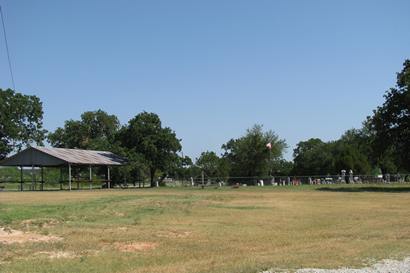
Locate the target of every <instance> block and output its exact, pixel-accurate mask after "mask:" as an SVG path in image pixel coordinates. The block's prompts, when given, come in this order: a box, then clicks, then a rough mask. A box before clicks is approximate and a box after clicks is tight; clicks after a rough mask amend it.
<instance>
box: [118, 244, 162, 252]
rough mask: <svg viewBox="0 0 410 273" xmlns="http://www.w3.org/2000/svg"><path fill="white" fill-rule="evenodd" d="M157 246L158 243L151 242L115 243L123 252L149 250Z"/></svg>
mask: <svg viewBox="0 0 410 273" xmlns="http://www.w3.org/2000/svg"><path fill="white" fill-rule="evenodd" d="M157 246H158V244H157V243H151V242H133V243H115V248H116V249H118V250H119V251H123V252H136V251H147V250H151V249H155V248H156V247H157Z"/></svg>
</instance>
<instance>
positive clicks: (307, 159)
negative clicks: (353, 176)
mask: <svg viewBox="0 0 410 273" xmlns="http://www.w3.org/2000/svg"><path fill="white" fill-rule="evenodd" d="M293 157H294V160H293V162H294V170H293V172H294V173H295V174H297V175H317V174H328V173H331V172H332V171H333V166H332V165H333V161H332V154H331V151H330V146H329V145H328V144H327V143H325V142H323V141H322V140H320V139H319V138H311V139H309V140H307V141H301V142H299V143H298V144H297V145H296V148H295V150H294V151H293Z"/></svg>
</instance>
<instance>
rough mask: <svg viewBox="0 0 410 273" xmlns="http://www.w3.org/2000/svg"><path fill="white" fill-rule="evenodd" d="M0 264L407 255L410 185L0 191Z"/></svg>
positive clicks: (193, 267)
mask: <svg viewBox="0 0 410 273" xmlns="http://www.w3.org/2000/svg"><path fill="white" fill-rule="evenodd" d="M0 227H1V229H0V272H98V273H104V272H127V273H128V272H255V273H256V272H260V271H263V270H266V269H269V268H278V269H286V270H291V271H292V270H296V269H298V268H304V267H314V268H336V267H340V266H363V265H366V264H367V263H371V262H373V261H377V260H381V259H384V258H397V259H400V258H404V257H408V256H410V185H404V184H401V185H393V186H380V185H378V186H376V185H374V186H371V185H370V186H369V185H366V186H364V185H354V186H348V185H344V186H340V185H339V186H336V185H335V186H330V185H329V186H324V185H322V186H301V187H277V188H273V187H264V188H257V187H247V188H241V189H231V188H225V189H205V190H200V189H190V188H175V189H172V188H160V189H141V190H100V191H78V192H76V191H73V192H65V191H57V192H0Z"/></svg>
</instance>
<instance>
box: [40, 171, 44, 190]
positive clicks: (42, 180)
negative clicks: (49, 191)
mask: <svg viewBox="0 0 410 273" xmlns="http://www.w3.org/2000/svg"><path fill="white" fill-rule="evenodd" d="M40 189H41V190H42V191H43V190H44V167H41V188H40Z"/></svg>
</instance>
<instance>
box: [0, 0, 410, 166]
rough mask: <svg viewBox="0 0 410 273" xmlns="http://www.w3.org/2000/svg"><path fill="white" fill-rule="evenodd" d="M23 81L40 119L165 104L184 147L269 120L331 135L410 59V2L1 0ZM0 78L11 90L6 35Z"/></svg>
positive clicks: (303, 135)
mask: <svg viewBox="0 0 410 273" xmlns="http://www.w3.org/2000/svg"><path fill="white" fill-rule="evenodd" d="M0 4H1V5H2V6H3V12H4V13H5V20H6V27H7V31H8V38H9V47H10V51H11V57H12V62H13V69H14V74H15V81H16V87H17V90H18V91H20V92H23V93H26V94H35V95H37V96H39V97H40V98H41V100H42V101H43V105H44V112H45V114H44V125H45V128H46V129H48V130H54V129H55V128H56V127H58V126H62V125H63V123H64V121H65V120H67V119H78V118H79V117H80V115H81V113H82V112H84V111H88V110H97V109H99V108H101V109H103V110H105V111H107V112H108V113H110V114H115V115H117V116H118V117H119V119H120V121H121V122H122V123H126V122H127V121H128V120H129V119H130V118H132V117H133V116H135V115H136V114H137V113H139V112H141V111H144V110H145V111H152V112H155V113H157V114H159V115H160V117H161V119H162V120H163V123H164V124H165V125H167V126H170V127H171V128H172V129H173V130H175V131H176V133H177V136H178V137H179V138H182V143H183V147H184V148H183V151H184V154H186V155H189V156H191V157H197V156H198V155H199V153H200V152H201V151H204V150H214V151H216V152H219V151H220V146H221V145H222V144H223V143H225V142H227V141H228V140H229V139H230V138H236V137H239V136H241V135H243V134H244V132H245V130H246V129H247V128H249V127H251V126H252V125H253V124H255V123H258V124H263V125H264V128H265V129H272V130H274V131H275V132H276V133H277V134H278V135H279V136H280V137H281V138H285V139H286V141H287V143H288V145H289V149H288V151H287V153H286V158H288V159H290V158H291V155H292V151H293V148H294V146H295V145H296V143H297V142H299V141H301V140H306V139H308V138H311V137H319V138H322V139H324V140H332V139H337V138H338V137H339V136H340V135H341V134H342V133H343V132H344V131H345V130H347V129H349V128H353V127H356V128H357V127H360V126H361V123H362V121H363V120H364V119H365V118H366V116H368V115H370V114H371V112H372V109H374V108H375V107H376V106H378V105H380V104H381V103H382V102H383V94H384V91H385V90H387V89H388V88H389V87H392V86H393V85H394V83H395V73H396V72H398V71H400V70H401V67H402V63H403V61H404V59H405V58H410V33H409V32H410V28H409V26H410V16H409V15H408V11H409V10H410V1H408V0H404V1H400V0H397V1H387V0H385V1H365V0H363V1H341V0H340V1H328V0H326V1H325V0H324V1H315V0H313V1H302V0H300V1H291V0H283V1H274V0H271V1H267V0H265V1H264V0H258V1H250V0H248V1H242V0H232V1H227V0H218V1H216V0H207V1H195V0H186V1H179V0H174V1H167V0H162V1H160V0H146V1H137V0H135V1H125V0H119V1H103V0H99V1H93V0H87V1H77V0H76V1H74V0H71V1H52V0H50V1H45V0H38V1H29V0H24V1H23V0H13V1H11V0H0ZM0 41H1V42H0V88H3V89H5V88H8V87H11V81H10V76H9V72H8V67H7V57H6V53H5V46H4V41H3V40H0Z"/></svg>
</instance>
